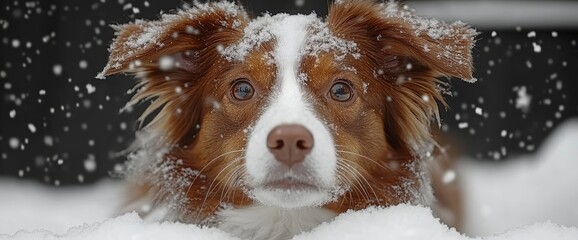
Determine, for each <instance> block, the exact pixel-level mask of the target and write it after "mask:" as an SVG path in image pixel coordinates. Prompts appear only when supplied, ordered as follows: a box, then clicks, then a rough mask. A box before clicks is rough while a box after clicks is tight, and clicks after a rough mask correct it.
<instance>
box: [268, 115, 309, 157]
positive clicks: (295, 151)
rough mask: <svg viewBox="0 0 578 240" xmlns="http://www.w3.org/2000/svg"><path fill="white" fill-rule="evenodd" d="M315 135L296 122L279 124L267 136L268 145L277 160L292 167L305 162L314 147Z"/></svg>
mask: <svg viewBox="0 0 578 240" xmlns="http://www.w3.org/2000/svg"><path fill="white" fill-rule="evenodd" d="M313 143H314V141H313V135H312V134H311V132H310V131H309V130H307V128H305V127H303V126H301V125H296V124H284V125H279V126H277V127H275V128H273V130H271V132H270V133H269V136H267V147H268V148H269V151H270V152H271V153H273V155H274V156H275V159H277V161H279V162H281V163H283V164H285V165H287V166H289V167H291V166H293V165H294V164H297V163H300V162H303V160H305V156H307V154H309V153H311V149H312V148H313Z"/></svg>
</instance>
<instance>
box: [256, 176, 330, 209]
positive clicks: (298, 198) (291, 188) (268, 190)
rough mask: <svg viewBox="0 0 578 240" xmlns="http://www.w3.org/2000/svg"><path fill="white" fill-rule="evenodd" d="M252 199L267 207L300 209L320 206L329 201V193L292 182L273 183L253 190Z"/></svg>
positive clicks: (306, 184) (315, 187) (305, 184)
mask: <svg viewBox="0 0 578 240" xmlns="http://www.w3.org/2000/svg"><path fill="white" fill-rule="evenodd" d="M250 195H251V196H252V198H253V199H254V200H256V201H258V202H259V203H261V204H263V205H267V206H273V207H280V208H302V207H314V206H320V205H323V204H324V203H326V202H328V201H329V199H330V195H331V194H330V191H328V190H326V189H323V188H320V187H318V186H315V185H312V184H309V183H305V182H294V181H275V182H270V183H266V184H262V185H260V186H258V187H255V188H253V190H252V191H251V194H250Z"/></svg>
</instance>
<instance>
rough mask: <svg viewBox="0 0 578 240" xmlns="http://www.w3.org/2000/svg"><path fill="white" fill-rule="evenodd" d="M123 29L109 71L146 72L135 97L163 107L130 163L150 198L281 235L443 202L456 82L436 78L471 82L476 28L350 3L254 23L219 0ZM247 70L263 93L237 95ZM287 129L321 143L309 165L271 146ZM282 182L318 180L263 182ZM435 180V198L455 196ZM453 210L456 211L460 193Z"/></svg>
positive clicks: (155, 108)
mask: <svg viewBox="0 0 578 240" xmlns="http://www.w3.org/2000/svg"><path fill="white" fill-rule="evenodd" d="M117 31H118V32H117V33H118V36H117V38H116V40H115V41H114V43H113V44H112V46H111V48H110V51H111V54H110V59H109V62H108V64H107V66H106V67H105V69H104V70H103V72H102V73H101V75H100V76H101V77H104V76H107V75H111V74H117V73H130V74H134V75H135V76H137V77H138V78H139V80H140V83H139V84H138V85H137V87H136V88H135V89H136V94H135V96H134V98H133V101H132V102H131V104H132V103H137V102H141V101H147V100H153V101H152V104H151V105H150V106H149V107H148V108H147V109H146V110H145V112H144V113H143V115H142V117H141V119H140V120H141V121H142V122H148V124H147V125H146V126H145V127H144V130H142V131H141V133H142V135H143V137H139V138H138V139H137V142H136V143H135V146H136V147H135V152H134V153H133V154H131V158H132V161H131V163H130V164H129V171H130V172H131V173H132V176H133V179H134V180H137V182H138V183H140V188H139V190H138V192H139V196H145V195H146V196H151V197H152V198H153V200H154V206H153V207H158V206H159V205H165V206H167V207H168V209H169V210H170V211H169V212H168V213H166V215H167V216H172V217H174V218H176V219H178V220H181V221H186V222H195V223H202V224H209V225H210V224H213V225H216V226H218V227H220V228H222V229H224V230H226V231H229V232H231V233H233V234H235V235H237V236H240V237H248V238H255V239H283V238H289V237H290V236H292V235H294V234H297V233H299V232H300V231H304V230H308V229H311V228H312V227H314V226H316V225H317V224H319V223H321V222H324V221H329V220H330V219H331V218H333V217H334V216H335V215H336V214H339V213H342V212H344V211H347V210H351V209H363V208H366V207H368V206H370V205H378V206H390V205H395V204H399V203H408V202H409V203H414V204H433V202H432V199H433V196H432V191H431V187H430V183H429V182H430V181H429V178H430V170H431V169H433V168H431V167H429V165H430V164H431V163H432V162H433V160H432V159H433V157H432V156H434V155H436V154H437V153H438V152H439V151H438V150H437V149H438V148H436V146H437V145H436V142H435V140H434V138H433V137H432V134H431V133H430V125H431V124H432V123H437V122H438V121H439V117H438V104H441V105H445V102H444V100H443V97H442V91H443V89H444V88H445V86H446V84H445V83H443V82H442V81H440V80H439V79H438V78H439V77H450V76H453V77H458V78H461V79H465V80H470V79H473V77H472V59H471V53H470V51H471V48H472V45H473V38H474V36H475V34H476V32H475V31H474V30H472V29H470V28H469V27H467V26H466V25H464V24H462V23H454V24H446V23H443V22H439V21H434V20H429V19H424V18H420V17H417V16H415V15H414V13H413V12H412V11H411V10H407V9H405V8H404V7H402V6H399V5H398V4H395V3H375V2H374V1H371V0H357V1H354V0H344V1H339V2H338V3H335V4H333V5H332V6H331V7H330V11H329V15H328V17H327V19H326V20H325V21H323V20H321V19H319V18H318V17H316V16H315V15H308V16H303V15H297V16H289V15H283V14H280V15H275V16H268V15H265V16H262V17H259V18H256V19H251V18H249V17H248V15H247V14H246V13H245V11H244V10H243V9H242V8H241V7H239V6H237V5H235V4H233V3H227V2H221V3H208V4H195V5H194V6H191V7H187V8H185V9H184V10H180V11H179V12H177V13H175V14H173V15H165V16H163V18H162V19H161V20H157V21H142V20H140V21H136V22H134V23H130V24H126V25H121V26H118V27H117ZM238 79H242V80H243V81H247V82H248V83H249V84H251V85H252V86H253V88H254V94H253V96H252V97H251V98H250V99H247V100H242V101H240V100H237V99H235V98H234V97H233V96H232V93H231V92H232V90H231V88H232V86H233V84H235V83H236V82H237V80H238ZM335 82H345V83H346V84H348V85H350V86H351V89H352V91H353V95H352V97H351V99H349V100H347V101H343V102H341V101H336V100H333V99H332V97H331V95H330V92H329V91H330V89H331V87H332V85H333V84H334V83H335ZM147 117H150V119H149V120H147V119H148V118H147ZM283 124H298V125H300V126H303V127H305V128H306V129H308V130H309V131H310V132H311V135H312V136H313V139H314V140H315V145H314V146H313V148H312V150H311V153H309V154H308V155H307V157H306V158H305V160H304V161H303V162H302V163H300V164H298V166H294V167H287V166H284V165H283V164H281V163H279V161H276V160H275V156H274V155H273V154H271V153H270V152H269V150H268V148H267V146H266V145H267V144H266V141H267V140H266V139H267V135H268V134H269V132H271V131H272V129H273V128H275V127H276V126H279V125H283ZM439 172H440V171H438V173H439ZM271 181H285V182H287V181H290V182H291V183H293V181H297V182H298V183H299V184H305V185H307V186H309V187H308V188H305V189H301V188H298V189H297V188H296V189H293V188H292V187H291V186H289V187H286V188H283V187H281V188H280V189H275V188H270V187H266V186H267V183H268V182H271ZM438 185H442V186H441V187H439V188H438V189H440V190H439V191H438V189H436V194H437V195H440V194H442V195H447V194H446V193H451V194H455V191H454V190H452V189H451V188H452V186H451V185H444V184H438ZM442 199H447V198H442ZM450 199H452V198H450ZM452 202H454V203H452ZM444 203H445V204H446V205H452V206H454V210H456V209H455V208H456V207H455V206H457V204H456V203H455V200H444V202H442V204H444ZM147 210H148V209H147ZM455 217H458V216H455ZM454 220H456V219H454Z"/></svg>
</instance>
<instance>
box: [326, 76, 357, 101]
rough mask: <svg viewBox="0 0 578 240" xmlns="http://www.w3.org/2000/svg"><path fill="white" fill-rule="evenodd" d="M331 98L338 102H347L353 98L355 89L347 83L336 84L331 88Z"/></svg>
mask: <svg viewBox="0 0 578 240" xmlns="http://www.w3.org/2000/svg"><path fill="white" fill-rule="evenodd" d="M329 94H330V95H331V98H332V99H333V100H335V101H338V102H347V101H349V100H351V99H352V97H353V89H351V86H350V85H349V84H347V83H345V82H342V81H340V82H336V83H334V84H333V86H331V89H330V90H329Z"/></svg>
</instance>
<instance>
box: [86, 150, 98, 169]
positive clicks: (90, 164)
mask: <svg viewBox="0 0 578 240" xmlns="http://www.w3.org/2000/svg"><path fill="white" fill-rule="evenodd" d="M84 170H86V171H87V172H94V171H96V158H95V156H94V155H93V154H88V158H86V159H85V160H84Z"/></svg>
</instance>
